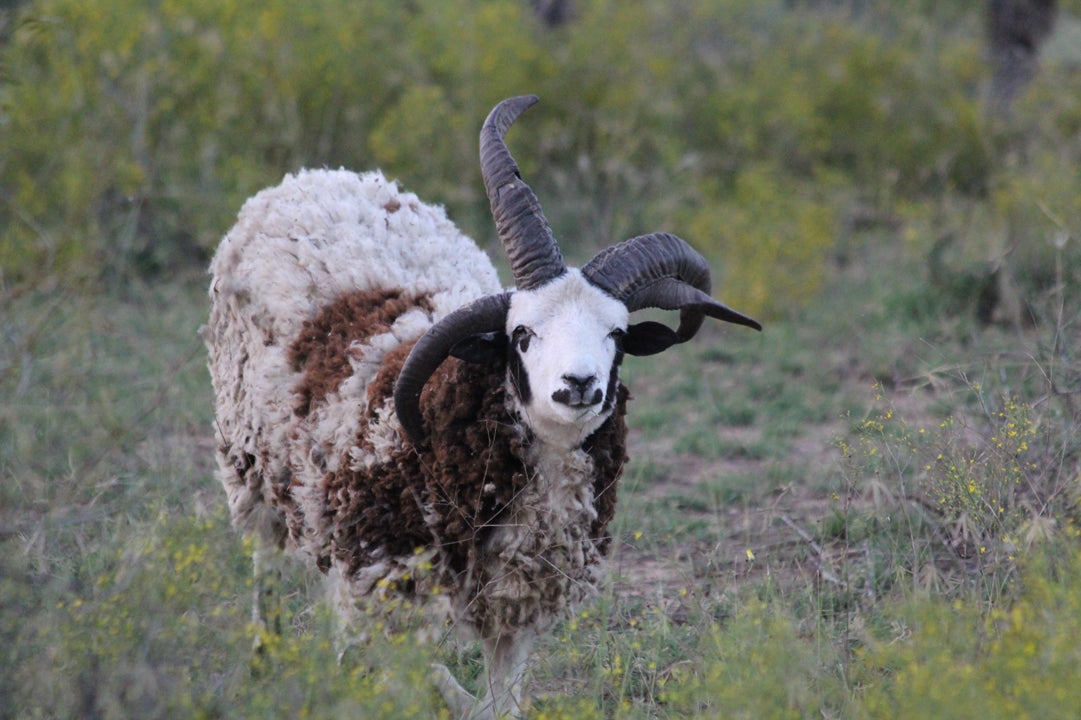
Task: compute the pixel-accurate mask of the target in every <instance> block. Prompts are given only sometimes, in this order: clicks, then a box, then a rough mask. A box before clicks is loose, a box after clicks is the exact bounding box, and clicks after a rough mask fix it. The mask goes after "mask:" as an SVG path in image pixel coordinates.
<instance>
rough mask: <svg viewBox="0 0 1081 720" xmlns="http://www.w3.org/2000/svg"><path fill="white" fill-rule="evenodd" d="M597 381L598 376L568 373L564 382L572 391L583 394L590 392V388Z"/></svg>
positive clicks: (564, 377)
mask: <svg viewBox="0 0 1081 720" xmlns="http://www.w3.org/2000/svg"><path fill="white" fill-rule="evenodd" d="M596 380H597V376H596V375H574V374H572V373H567V374H566V375H564V376H563V381H564V382H565V383H567V385H568V386H569V387H570V388H571V389H573V390H577V391H578V392H582V393H584V392H585V391H586V390H588V389H589V386H590V385H592V384H593V383H594V382H595V381H596Z"/></svg>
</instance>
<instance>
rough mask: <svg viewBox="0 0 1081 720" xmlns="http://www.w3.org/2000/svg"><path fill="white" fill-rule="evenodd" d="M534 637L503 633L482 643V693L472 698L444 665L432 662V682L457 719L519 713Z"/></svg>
mask: <svg viewBox="0 0 1081 720" xmlns="http://www.w3.org/2000/svg"><path fill="white" fill-rule="evenodd" d="M533 642H534V637H533V635H531V634H525V635H516V636H511V635H503V636H500V637H497V638H492V639H491V640H486V641H485V642H484V660H485V678H484V682H485V692H484V694H483V696H482V697H481V699H480V700H477V698H475V697H473V695H471V694H470V693H469V691H467V690H466V689H465V688H463V687H462V686H461V684H460V683H459V682H458V681H457V680H456V679H455V678H454V676H453V675H452V674H451V672H450V670H448V669H447V668H446V667H445V666H443V665H439V664H434V665H432V670H433V671H434V672H435V684H436V687H438V688H439V692H440V694H441V695H442V696H443V699H444V700H445V701H446V703H447V706H448V707H449V708H450V712H451V715H452V716H453V717H454V718H457V719H458V720H495V719H496V718H516V717H519V716H520V715H521V702H522V684H523V680H524V678H525V668H526V661H527V660H528V659H529V654H530V652H531V651H532V649H533Z"/></svg>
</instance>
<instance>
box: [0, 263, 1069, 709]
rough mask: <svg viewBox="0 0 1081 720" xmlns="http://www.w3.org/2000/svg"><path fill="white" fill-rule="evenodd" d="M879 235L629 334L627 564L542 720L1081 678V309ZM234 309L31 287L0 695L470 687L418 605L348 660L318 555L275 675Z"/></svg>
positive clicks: (45, 699) (412, 705) (457, 656)
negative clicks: (264, 650)
mask: <svg viewBox="0 0 1081 720" xmlns="http://www.w3.org/2000/svg"><path fill="white" fill-rule="evenodd" d="M876 247H877V249H872V250H867V251H866V254H865V256H863V257H860V258H858V262H854V263H848V264H846V265H845V267H840V266H835V267H831V269H830V271H829V274H830V277H831V278H832V279H831V280H830V281H829V282H828V283H827V285H826V287H825V288H824V290H823V291H821V292H820V293H818V294H817V296H816V297H815V298H813V300H812V301H811V302H809V303H808V304H807V306H806V307H804V308H801V309H798V310H793V311H792V312H791V313H790V316H789V317H787V318H780V319H775V320H774V321H772V322H770V323H769V324H768V326H767V329H766V331H765V332H763V333H761V334H753V333H749V332H741V331H739V330H733V331H723V332H722V331H721V330H719V329H710V330H709V331H707V332H704V333H703V335H702V336H701V337H700V338H699V339H698V340H697V341H696V342H695V343H693V344H692V345H691V346H689V347H686V348H684V349H680V350H679V351H675V352H670V353H668V354H666V355H663V356H660V357H658V358H652V359H635V360H633V361H632V362H631V363H630V364H629V367H627V369H626V381H627V383H628V385H629V386H630V387H631V389H632V392H633V394H634V401H633V403H632V406H631V413H630V415H631V423H632V426H633V441H632V452H633V460H632V462H631V464H630V466H629V467H628V469H627V471H626V474H625V476H624V480H623V485H622V489H621V505H620V508H619V512H618V515H617V520H616V522H615V533H616V535H617V540H618V541H617V543H616V544H615V550H614V553H613V556H612V558H611V563H610V571H611V572H610V583H609V585H608V587H607V589H606V591H605V592H604V594H603V596H602V597H601V598H600V599H599V600H597V601H596V602H594V603H592V604H590V605H589V606H588V607H586V608H585V609H584V610H583V612H582V613H581V615H580V616H579V617H578V618H576V619H575V620H573V621H571V622H569V623H568V624H566V625H564V626H563V627H561V628H560V629H559V631H558V632H556V633H555V634H554V635H553V636H552V637H550V638H548V639H547V640H546V641H545V643H544V645H543V647H541V649H540V651H539V652H538V653H537V654H536V657H535V661H534V664H533V668H532V673H531V679H530V694H531V696H532V697H533V698H534V701H533V705H532V709H531V710H530V717H537V718H540V717H631V718H639V717H641V718H654V717H657V718H668V717H746V718H773V717H777V718H781V717H832V718H842V717H843V718H863V717H887V716H888V717H917V716H918V717H946V716H949V717H976V716H982V717H1064V715H1062V714H1061V712H1062V709H1063V708H1066V707H1077V706H1078V705H1077V701H1078V699H1079V697H1078V693H1079V692H1081V690H1079V689H1078V687H1077V684H1076V683H1075V682H1074V683H1071V682H1068V678H1070V677H1072V676H1073V674H1074V673H1075V672H1076V668H1077V666H1078V664H1077V661H1078V659H1079V654H1081V650H1078V648H1077V647H1076V646H1075V645H1074V644H1073V643H1071V642H1069V641H1067V640H1065V638H1067V637H1071V636H1073V637H1076V633H1077V632H1078V630H1079V629H1081V628H1079V627H1078V625H1079V624H1081V612H1079V610H1081V587H1078V578H1079V574H1078V573H1079V571H1081V555H1079V554H1078V547H1079V544H1078V542H1077V535H1078V526H1077V525H1076V524H1075V522H1074V520H1075V517H1076V510H1077V505H1076V500H1077V494H1078V475H1077V473H1078V455H1077V445H1078V436H1077V423H1078V419H1079V415H1078V407H1077V403H1078V398H1077V395H1076V393H1077V381H1078V374H1079V370H1081V366H1079V365H1078V364H1077V360H1076V357H1077V356H1076V352H1077V351H1078V350H1079V349H1081V343H1079V342H1078V339H1077V337H1078V336H1077V327H1076V323H1077V321H1078V319H1079V316H1078V314H1077V311H1076V309H1073V310H1072V311H1070V310H1067V309H1066V308H1061V312H1059V313H1058V314H1057V315H1056V314H1052V315H1051V317H1058V320H1057V322H1055V323H1048V324H1043V325H1041V326H1039V327H1029V326H1017V325H1014V324H1010V323H1002V324H997V325H992V326H990V327H980V326H978V325H977V324H976V323H975V322H974V321H973V320H972V319H971V318H970V317H969V316H967V315H966V314H964V313H961V314H943V313H938V314H936V313H931V312H926V311H925V310H924V309H923V308H925V307H927V306H928V305H930V306H933V305H934V302H935V298H934V297H933V293H934V292H935V291H934V289H933V288H932V287H931V286H930V285H929V284H928V283H927V281H926V279H925V278H924V277H923V276H924V275H925V273H924V271H923V268H921V267H920V266H919V265H918V264H916V263H911V262H907V261H906V260H905V259H904V258H903V257H899V256H898V253H896V252H889V251H887V250H883V249H882V248H884V247H888V244H879V245H877V246H876ZM722 294H723V293H722ZM929 295H930V296H929ZM1047 301H1048V303H1050V306H1051V307H1052V308H1053V306H1054V301H1055V297H1054V292H1051V293H1050V294H1049V296H1048V298H1047ZM205 311H206V300H205V295H204V288H203V279H202V278H201V277H196V278H189V279H183V280H175V281H171V282H167V283H156V284H154V285H152V286H151V285H147V286H140V287H133V288H129V289H128V290H126V291H124V292H123V293H117V292H110V293H104V292H96V293H95V292H81V293H73V292H66V291H64V290H62V289H60V288H56V287H53V288H46V289H42V290H37V291H33V292H26V293H24V294H22V295H20V296H14V295H9V296H7V297H5V299H4V307H3V318H4V319H3V325H2V327H3V344H2V355H0V389H2V395H3V397H4V402H3V408H2V410H0V453H2V459H0V472H2V476H0V508H2V510H0V542H2V546H0V568H2V575H0V648H2V649H0V653H2V662H0V665H2V667H3V670H2V672H0V696H2V697H4V698H5V699H6V700H5V702H4V703H2V704H0V716H4V717H12V718H15V717H18V718H34V717H40V718H51V717H58V718H59V717H141V718H151V717H282V718H285V717H344V716H354V717H387V718H392V717H439V716H441V715H443V714H445V711H444V710H442V709H441V706H440V704H439V703H438V701H437V699H436V697H435V694H434V693H433V692H431V691H430V689H429V688H428V685H427V682H426V678H427V675H428V673H427V666H428V663H429V662H430V661H431V660H433V659H438V660H440V661H443V662H447V663H449V664H450V665H452V666H454V667H456V668H457V669H458V672H460V673H462V674H464V675H466V676H468V675H470V674H471V673H472V674H475V673H476V672H477V670H478V668H477V664H478V659H479V656H478V655H477V654H476V652H475V651H474V650H472V649H471V648H469V647H464V648H463V647H458V646H457V645H456V644H454V643H452V642H449V641H448V642H445V643H441V644H438V645H435V646H422V645H421V644H419V642H417V641H415V640H414V639H413V637H412V636H410V635H408V634H406V635H402V636H394V637H387V638H380V639H378V640H376V641H373V644H372V645H371V646H368V647H366V648H365V649H363V650H357V651H356V652H354V653H350V654H347V655H346V656H345V660H344V661H343V662H342V663H338V662H337V661H336V657H337V650H336V647H335V645H334V642H333V623H332V621H331V619H330V618H329V617H328V614H327V611H326V609H325V608H324V607H323V605H322V604H321V602H320V580H319V578H318V577H316V576H315V575H313V574H311V573H309V572H307V571H306V570H305V569H304V568H299V567H297V568H294V569H293V571H292V572H290V573H289V587H288V592H287V593H286V594H285V603H286V606H287V617H288V618H289V620H290V623H289V624H290V627H289V628H288V629H287V631H286V633H285V634H284V636H283V637H281V638H280V639H276V640H275V641H273V642H272V643H271V645H270V648H269V652H268V654H267V656H266V658H265V659H264V661H263V662H262V663H261V665H260V667H258V668H256V669H255V670H256V672H255V673H254V674H253V671H252V668H251V667H250V660H251V657H250V647H251V641H252V632H253V630H252V629H251V628H250V627H249V625H248V612H249V592H250V577H249V562H248V559H247V555H248V551H249V550H250V548H248V547H245V545H244V543H243V541H242V539H241V538H240V537H239V536H238V535H237V534H235V533H234V532H233V531H232V530H231V528H230V527H229V523H228V517H227V511H226V509H225V504H224V494H223V492H222V490H221V489H220V488H219V487H218V486H217V485H216V483H215V481H214V480H213V477H212V464H213V457H212V450H213V444H214V438H213V436H212V429H211V422H210V417H211V408H210V389H209V381H208V377H207V373H206V370H205V367H204V362H205V361H204V350H203V348H202V345H201V342H200V341H199V340H198V338H197V334H196V333H197V329H198V327H199V325H200V324H201V323H202V322H203V318H204V315H205ZM1071 634H1072V635H1071ZM374 668H377V669H378V671H373V669H374ZM1068 703H1073V704H1072V705H1069V704H1068ZM1045 711H1046V712H1045ZM943 713H944V714H943Z"/></svg>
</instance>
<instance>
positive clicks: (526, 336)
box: [511, 325, 533, 352]
mask: <svg viewBox="0 0 1081 720" xmlns="http://www.w3.org/2000/svg"><path fill="white" fill-rule="evenodd" d="M532 337H533V331H532V330H530V329H529V328H527V327H525V326H524V325H519V326H518V327H516V328H514V332H513V333H511V342H513V343H514V346H515V347H516V348H518V350H519V351H521V352H525V351H526V350H528V349H529V341H530V339H531V338H532Z"/></svg>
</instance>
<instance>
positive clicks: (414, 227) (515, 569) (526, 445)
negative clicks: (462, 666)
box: [204, 96, 760, 717]
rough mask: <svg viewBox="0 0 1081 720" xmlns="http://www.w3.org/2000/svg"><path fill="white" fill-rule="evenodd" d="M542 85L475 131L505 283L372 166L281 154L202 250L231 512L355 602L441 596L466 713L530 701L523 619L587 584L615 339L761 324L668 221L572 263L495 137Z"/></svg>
mask: <svg viewBox="0 0 1081 720" xmlns="http://www.w3.org/2000/svg"><path fill="white" fill-rule="evenodd" d="M534 102H536V98H535V97H533V96H525V97H518V98H512V99H509V100H506V101H504V102H502V103H500V104H499V105H497V106H496V107H495V109H493V110H492V112H491V114H490V115H489V116H488V118H487V120H486V121H485V122H484V125H483V128H482V130H481V135H480V159H481V170H482V175H483V179H484V185H485V189H486V190H487V194H488V198H489V200H490V201H491V207H492V214H493V216H494V219H495V223H496V227H497V230H498V234H499V237H500V239H501V241H502V243H503V246H504V248H505V250H506V252H507V254H508V256H509V258H510V262H511V269H512V272H513V275H514V281H515V284H516V287H515V288H514V289H512V290H503V289H502V288H501V287H500V285H499V282H498V279H497V276H496V271H495V269H494V267H493V266H492V264H491V262H490V261H489V259H488V258H487V256H486V255H485V254H484V253H483V252H482V251H481V250H480V249H479V248H478V247H477V246H476V245H475V244H474V243H473V242H472V241H471V240H469V239H468V238H466V237H464V236H463V235H461V234H460V233H459V232H458V231H457V229H456V228H455V227H454V226H453V225H452V224H451V222H450V221H449V220H448V219H447V218H446V216H445V214H444V212H443V210H442V209H440V208H437V207H432V206H429V205H425V204H423V203H421V202H420V201H419V200H418V199H417V197H416V196H415V195H412V194H409V193H405V192H402V191H399V190H398V188H397V186H396V185H395V184H394V183H392V182H388V181H387V180H385V179H384V178H383V176H382V175H381V174H379V173H378V172H372V173H367V174H364V175H356V174H353V173H350V172H346V171H336V172H330V171H302V172H300V173H299V174H297V175H295V176H288V177H286V179H285V180H284V181H283V182H282V184H281V185H280V186H278V187H275V188H272V189H268V190H264V191H262V192H260V193H258V194H257V195H256V196H255V197H253V198H251V199H250V200H249V201H248V202H247V203H246V204H245V205H244V207H243V209H242V210H241V212H240V214H239V217H238V220H237V223H236V225H235V226H234V227H233V229H232V230H231V231H230V232H229V233H228V234H227V235H226V236H225V238H224V240H223V241H222V243H221V246H220V248H219V249H218V251H217V253H216V254H215V257H214V260H213V262H212V265H211V273H212V276H213V279H212V282H211V286H210V297H211V311H210V320H209V324H208V325H207V327H206V329H205V332H204V337H205V340H206V343H207V346H208V349H209V355H210V361H209V366H210V372H211V376H212V380H213V385H214V393H215V397H216V422H217V432H218V437H219V441H220V447H219V448H218V453H217V458H218V464H219V471H218V475H219V477H220V480H221V482H222V483H223V485H224V486H225V490H226V492H227V494H228V500H229V507H230V511H231V514H232V517H233V521H234V523H235V524H236V525H237V526H238V527H239V528H241V529H243V530H245V531H247V532H254V533H257V534H258V535H259V536H260V537H261V539H262V543H263V545H264V546H271V547H273V546H278V547H285V548H288V549H290V550H292V551H294V552H296V553H299V554H300V555H302V556H304V557H306V558H308V559H309V560H310V561H312V562H314V563H315V565H316V566H318V567H319V569H320V570H322V571H323V572H324V573H327V574H328V575H329V576H330V578H331V580H332V582H333V583H334V584H335V586H336V587H335V590H336V592H335V595H336V597H338V598H340V599H344V602H342V603H341V604H342V606H343V610H344V611H345V614H346V615H347V616H348V615H349V613H350V608H355V607H356V605H357V604H358V603H362V602H363V600H364V598H365V597H366V596H370V595H372V594H382V595H384V596H385V595H386V594H393V595H395V596H397V597H405V598H417V599H420V600H435V599H438V600H440V601H442V602H443V604H444V609H445V611H446V612H447V613H449V617H450V618H451V619H452V620H453V622H454V623H455V624H456V625H457V626H458V627H460V628H462V629H464V630H467V631H469V633H470V634H471V635H472V636H473V637H476V638H478V639H479V640H480V641H481V643H482V647H483V651H484V658H485V664H486V672H485V683H486V685H485V691H484V693H483V694H482V696H481V697H480V698H479V699H476V698H474V697H473V696H472V695H470V694H469V693H468V692H467V691H465V690H464V689H463V688H462V687H461V686H460V685H459V684H458V682H457V681H456V680H455V679H454V678H453V677H452V676H451V675H450V673H449V672H448V671H447V670H446V668H442V667H441V666H437V668H438V672H437V677H436V680H437V684H438V685H439V687H440V690H441V691H442V693H443V695H444V697H445V698H446V700H447V702H448V704H449V705H450V706H451V709H452V711H453V712H454V713H456V714H457V715H458V716H468V717H496V716H503V715H517V714H518V712H519V702H520V699H521V685H522V679H523V673H524V669H525V664H526V659H527V656H528V655H529V653H530V649H531V646H532V644H533V642H534V640H535V639H536V638H537V637H538V636H539V635H540V634H541V633H543V632H545V631H546V630H548V629H549V628H550V627H551V626H552V625H553V624H554V623H555V622H556V621H557V620H559V619H560V618H563V617H565V616H567V614H568V613H569V612H571V611H572V610H573V609H574V607H575V606H576V605H578V604H579V603H581V601H583V600H584V599H586V598H588V597H590V596H591V595H592V594H593V593H594V592H595V590H596V588H597V585H598V582H599V581H600V579H601V570H602V559H603V558H604V556H605V554H606V552H607V550H608V548H609V545H610V537H609V536H608V534H607V531H606V528H607V525H608V522H609V521H610V520H611V518H612V515H613V512H614V509H615V502H616V484H617V482H618V480H619V476H620V473H621V472H622V469H623V466H624V463H625V461H626V449H625V446H626V434H627V429H626V425H625V423H624V413H625V410H626V403H627V398H628V393H627V390H626V389H625V388H624V387H623V385H622V384H621V383H620V380H619V367H620V363H621V361H622V359H623V357H624V354H625V353H630V354H633V355H649V354H653V353H657V352H661V351H662V350H665V349H666V348H668V347H670V346H672V345H674V344H676V343H682V342H686V341H687V340H690V339H691V338H692V337H693V336H694V335H695V333H696V332H697V331H698V329H699V328H700V327H701V325H702V323H703V320H704V318H705V317H707V316H708V317H713V318H718V319H720V320H725V321H728V322H733V323H738V324H741V325H746V326H750V327H752V328H756V329H760V325H759V324H758V323H757V322H756V321H755V320H753V319H751V318H749V317H747V316H745V315H742V314H740V313H738V312H736V311H734V310H731V309H729V308H728V307H726V306H725V305H722V304H720V303H718V302H717V301H715V300H713V299H712V298H711V297H710V294H709V293H710V275H709V268H708V266H707V265H706V262H705V260H704V259H703V258H702V256H701V255H699V254H698V253H697V252H696V251H694V250H693V249H691V247H690V246H689V245H687V244H686V243H685V242H684V241H682V240H680V239H679V238H677V237H675V236H673V235H667V234H662V233H655V234H650V235H644V236H641V237H637V238H634V239H631V240H628V241H626V242H624V243H621V244H619V245H616V246H613V247H610V248H607V249H605V250H603V251H601V252H600V253H599V254H597V255H596V256H595V257H594V258H593V259H592V260H590V261H589V263H587V264H586V265H585V266H583V267H582V268H581V269H575V268H568V267H567V266H566V265H565V264H564V261H563V257H562V254H561V253H560V250H559V247H558V245H557V244H556V241H555V239H554V237H553V235H552V232H551V229H550V228H549V226H548V223H547V221H546V220H545V218H544V215H543V214H542V212H541V208H540V205H539V204H538V202H537V199H536V197H535V196H534V194H533V191H532V190H531V189H530V188H529V186H528V185H526V184H525V183H524V182H523V181H522V179H521V177H520V175H519V172H518V167H517V166H516V164H515V162H514V160H513V158H512V157H511V155H510V153H509V151H508V150H507V147H506V145H505V144H504V141H503V136H504V135H505V133H506V131H507V129H508V128H509V126H510V125H511V123H513V122H514V120H515V119H516V118H517V117H518V116H519V115H520V114H521V113H522V112H523V111H524V110H525V109H527V108H528V107H530V106H531V105H532V104H533V103H534ZM642 308H661V309H665V310H678V311H679V312H680V321H679V325H678V328H677V329H675V330H672V329H670V328H668V327H667V326H666V325H664V324H662V323H658V322H642V323H638V324H628V316H629V315H630V313H632V312H634V311H636V310H639V309H642ZM259 552H260V551H258V550H257V556H256V559H257V564H258V558H259Z"/></svg>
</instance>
